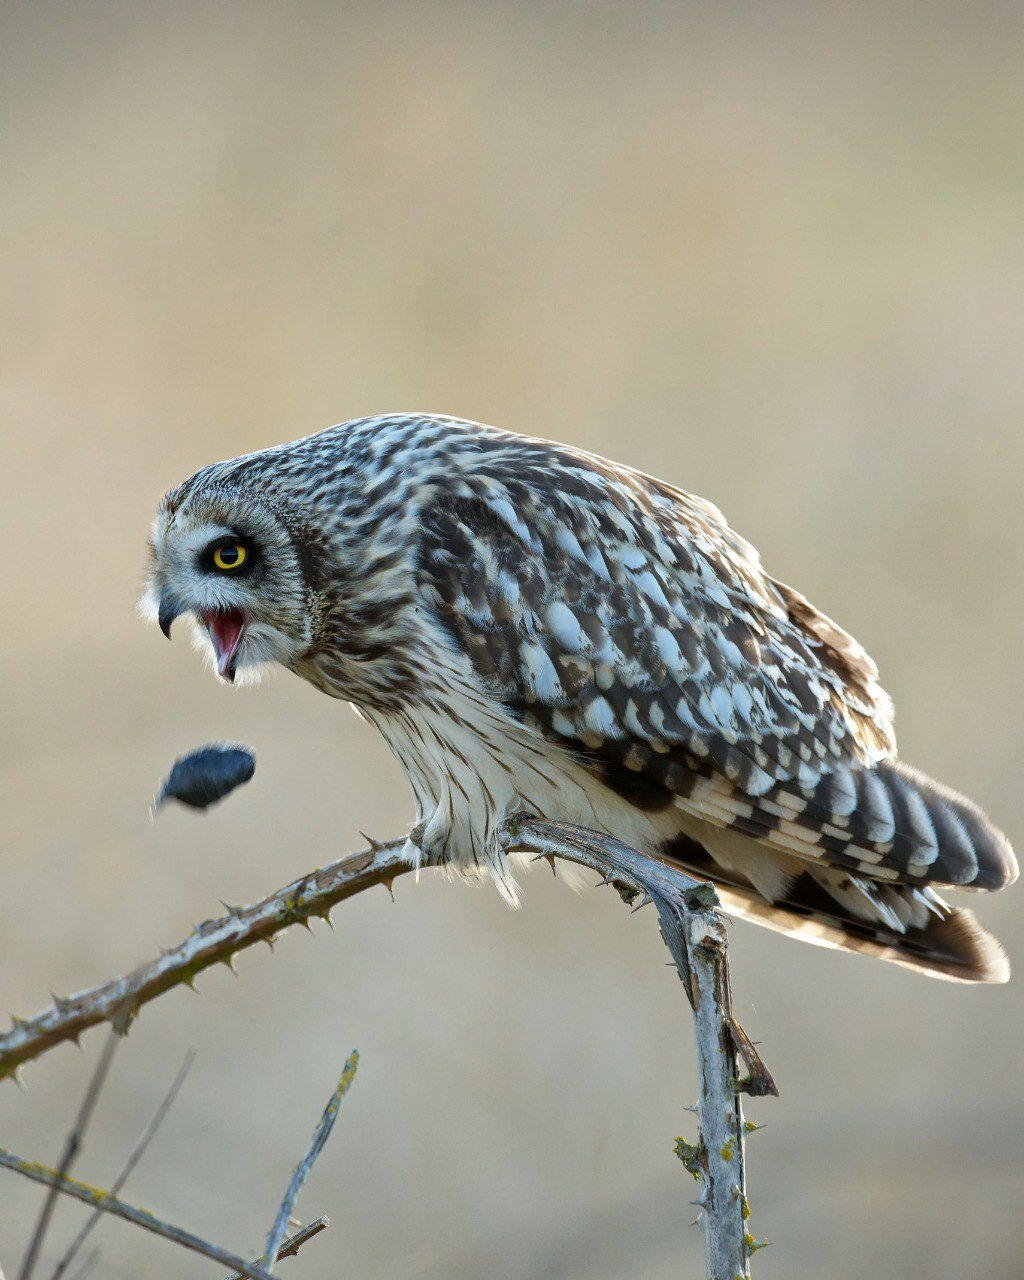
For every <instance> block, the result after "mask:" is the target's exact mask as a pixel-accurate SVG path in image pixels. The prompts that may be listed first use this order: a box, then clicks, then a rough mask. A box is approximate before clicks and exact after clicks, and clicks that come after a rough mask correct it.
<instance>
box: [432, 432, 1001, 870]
mask: <svg viewBox="0 0 1024 1280" xmlns="http://www.w3.org/2000/svg"><path fill="white" fill-rule="evenodd" d="M517 462H518V466H517V468H516V470H515V473H514V475H510V470H509V468H508V466H507V463H506V464H505V465H503V466H500V467H499V466H495V467H494V468H493V469H489V468H488V465H487V462H486V460H485V459H484V460H481V463H480V465H479V467H478V468H477V469H475V470H474V471H473V473H472V474H468V475H466V474H464V475H463V476H462V477H461V478H460V479H459V480H458V482H457V483H456V484H454V485H453V491H452V492H450V493H448V494H446V495H445V500H444V501H441V502H437V503H435V504H434V505H433V506H432V507H431V508H430V509H429V510H428V511H427V512H426V513H425V514H424V517H423V544H422V557H421V574H422V583H421V586H422V589H423V591H424V593H425V595H426V596H427V598H428V599H429V600H430V601H431V603H432V605H433V607H434V609H435V610H436V612H437V616H438V618H439V620H440V621H441V623H442V624H443V625H444V626H445V628H446V629H447V631H448V632H449V634H450V636H451V637H452V638H453V640H454V642H455V643H456V644H457V645H458V646H459V647H461V648H462V649H463V650H464V651H465V652H466V654H467V655H468V656H469V659H470V661H471V662H472V664H473V666H474V667H475V669H476V671H477V673H478V675H479V676H480V677H481V678H482V679H483V680H485V681H486V682H487V683H488V685H489V686H490V687H491V688H493V690H494V691H495V692H496V694H497V695H498V696H499V697H500V698H501V700H502V701H503V702H504V703H505V705H506V706H507V707H509V708H510V709H511V710H513V712H514V713H515V714H517V715H518V716H520V717H521V718H523V719H524V720H526V721H527V722H529V723H532V724H534V725H535V726H537V727H539V728H540V729H541V730H542V731H543V732H544V733H545V734H546V735H547V736H548V737H550V738H552V739H554V740H556V741H558V742H559V743H561V744H562V745H563V746H566V747H568V748H569V749H571V750H573V751H576V752H577V753H579V754H580V755H581V756H582V757H583V758H584V759H585V760H586V761H587V762H588V763H589V764H590V765H591V767H593V768H594V769H595V770H596V771H598V772H601V773H602V774H603V775H604V777H605V779H606V780H607V781H609V783H610V784H611V785H616V786H620V787H623V788H625V789H629V790H630V792H631V794H632V795H633V796H634V797H640V796H641V793H642V790H643V788H644V787H646V788H648V795H649V797H650V798H651V799H652V802H654V801H655V800H656V798H657V797H659V796H665V795H668V796H669V797H671V798H674V800H675V802H676V803H677V804H678V805H679V806H680V807H682V808H683V809H685V810H686V811H688V812H690V813H691V814H692V815H693V816H695V817H698V818H699V819H701V820H703V821H705V822H708V823H710V824H712V825H713V826H716V827H719V828H724V829H729V830H736V831H738V832H741V833H743V834H745V835H748V836H750V837H752V838H753V839H755V840H758V841H760V842H763V843H765V844H767V845H769V846H771V847H772V848H773V849H776V850H778V851H781V852H784V853H786V854H789V855H794V856H796V857H798V858H800V859H805V860H811V861H813V862H816V863H818V864H819V865H821V866H827V867H835V868H840V869H843V870H850V871H855V872H859V873H862V874H864V875H867V876H870V877H872V878H873V879H877V880H888V881H901V882H906V881H911V882H916V883H922V884H923V883H928V882H930V881H933V880H934V881H938V882H943V883H953V884H974V885H976V886H977V887H996V882H998V883H1005V882H1006V879H1007V876H1008V874H1009V869H1010V868H1011V867H1012V865H1013V864H1012V855H1009V863H1007V855H1008V846H1007V847H1006V848H1005V849H1004V848H1003V846H1004V845H1005V841H1002V844H1000V841H1001V840H1002V837H999V836H998V833H994V832H992V829H991V828H989V827H987V824H985V823H984V819H983V818H981V823H982V828H981V829H980V831H979V829H978V824H977V823H976V822H975V821H974V817H975V815H977V817H978V818H980V813H979V812H978V811H977V810H975V809H974V807H973V806H970V805H969V804H968V802H966V801H962V800H961V798H960V797H957V796H954V795H953V794H952V793H945V792H941V791H940V790H939V789H938V788H936V786H935V784H931V783H930V782H928V780H925V779H919V778H917V777H916V775H911V774H910V772H909V771H907V770H905V769H904V768H903V767H902V766H900V765H897V764H896V763H895V761H894V756H895V748H896V744H895V738H894V734H893V728H892V708H891V703H890V701H889V698H888V696H887V695H886V694H885V692H884V691H883V690H882V689H881V687H880V685H879V683H878V673H877V669H876V667H875V665H874V663H873V662H872V660H871V659H870V657H869V656H868V655H867V653H866V652H865V651H864V650H863V649H862V648H861V647H860V645H858V644H857V642H856V641H855V640H853V638H852V637H850V636H849V635H847V633H846V632H844V631H843V630H842V629H841V628H839V627H838V626H837V625H836V624H835V623H834V622H832V621H831V620H830V619H829V618H827V617H825V616H824V615H823V614H821V613H819V612H818V611H817V610H816V609H814V607H813V606H812V605H810V604H809V603H808V601H806V600H805V599H804V598H803V597H802V596H800V595H799V594H798V593H797V592H795V591H793V590H792V589H791V588H789V587H787V586H785V585H784V584H782V583H779V582H777V581H775V580H774V579H772V578H771V577H769V576H768V575H767V574H766V573H765V571H764V570H763V568H762V566H761V563H760V560H759V557H758V555H757V553H756V551H755V550H754V549H753V548H752V547H751V546H750V545H749V544H748V543H747V542H746V541H745V540H744V539H742V538H741V537H739V536H738V535H737V534H736V533H734V532H733V531H732V530H731V529H730V528H729V527H728V525H727V524H726V522H725V520H724V519H723V517H722V515H721V513H720V512H719V511H718V510H717V508H715V507H714V506H713V505H712V504H710V503H708V502H706V501H704V500H703V499H700V498H696V497H693V496H691V495H688V494H685V493H683V492H681V491H679V490H676V489H674V488H671V487H670V486H667V485H665V484H663V483H661V482H660V481H657V480H653V479H651V478H650V477H647V476H644V475H642V474H640V473H637V472H633V471H630V470H628V469H625V468H614V467H612V466H610V465H609V464H605V463H603V461H602V460H600V459H596V458H593V457H591V456H590V455H585V454H580V453H578V452H576V451H573V450H569V449H553V448H552V447H551V446H548V445H546V446H545V447H544V449H543V452H539V451H538V453H537V455H536V456H534V455H532V454H531V452H530V450H529V448H528V447H527V448H524V449H523V451H522V453H521V456H520V457H519V458H518V459H517ZM926 783H927V785H925V784H926ZM987 833H991V834H992V836H993V837H998V839H993V840H989V839H987ZM1011 878H1012V877H1011Z"/></svg>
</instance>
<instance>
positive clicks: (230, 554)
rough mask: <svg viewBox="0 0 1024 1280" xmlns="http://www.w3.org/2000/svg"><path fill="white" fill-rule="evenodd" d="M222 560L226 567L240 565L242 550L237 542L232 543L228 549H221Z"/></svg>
mask: <svg viewBox="0 0 1024 1280" xmlns="http://www.w3.org/2000/svg"><path fill="white" fill-rule="evenodd" d="M220 558H221V560H223V562H224V563H225V564H226V565H234V564H238V562H239V560H241V558H242V548H241V547H240V546H239V545H238V543H237V542H232V543H230V544H229V545H228V546H226V547H221V549H220Z"/></svg>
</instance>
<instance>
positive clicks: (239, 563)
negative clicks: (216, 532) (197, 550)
mask: <svg viewBox="0 0 1024 1280" xmlns="http://www.w3.org/2000/svg"><path fill="white" fill-rule="evenodd" d="M203 559H204V560H205V562H206V565H205V567H206V568H208V569H212V570H215V571H216V572H218V573H238V571H239V570H240V569H242V568H248V566H249V564H250V563H251V562H252V550H251V548H250V546H249V544H248V542H247V541H246V540H245V539H244V538H221V539H219V540H218V541H217V542H215V543H213V544H212V546H209V547H207V549H206V552H205V553H204V556H203Z"/></svg>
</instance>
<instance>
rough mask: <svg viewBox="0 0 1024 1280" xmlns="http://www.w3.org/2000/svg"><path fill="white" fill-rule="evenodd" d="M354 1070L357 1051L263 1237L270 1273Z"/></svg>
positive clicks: (349, 1062)
mask: <svg viewBox="0 0 1024 1280" xmlns="http://www.w3.org/2000/svg"><path fill="white" fill-rule="evenodd" d="M358 1066H359V1053H358V1050H356V1049H353V1050H352V1052H351V1053H350V1054H349V1055H348V1058H347V1059H346V1061H345V1066H344V1067H343V1068H342V1072H341V1077H340V1079H339V1080H338V1084H337V1087H336V1088H335V1090H334V1092H333V1093H332V1094H331V1096H330V1098H329V1099H328V1101H327V1106H326V1107H324V1112H323V1115H322V1116H321V1117H320V1121H319V1123H318V1124H317V1126H316V1129H314V1131H313V1137H312V1138H311V1139H310V1143H309V1146H308V1147H307V1149H306V1154H305V1155H304V1156H303V1157H302V1159H301V1160H300V1161H299V1163H298V1164H297V1165H296V1166H295V1172H294V1173H293V1174H292V1176H291V1181H290V1182H289V1183H288V1188H287V1190H286V1191H285V1193H284V1198H283V1199H282V1200H281V1207H280V1208H279V1209H278V1211H277V1217H276V1218H275V1219H274V1225H273V1226H272V1227H271V1229H270V1234H269V1235H268V1236H267V1247H266V1249H265V1250H264V1252H263V1257H264V1260H265V1265H266V1267H267V1269H268V1270H269V1271H272V1270H273V1269H274V1267H275V1265H276V1263H277V1258H278V1254H279V1252H280V1249H281V1244H282V1241H283V1240H284V1237H285V1232H286V1231H287V1229H288V1219H289V1218H290V1217H291V1212H292V1209H293V1208H294V1206H295V1201H296V1199H297V1198H298V1194H299V1192H300V1191H301V1190H302V1184H303V1183H304V1182H305V1181H306V1178H307V1176H308V1174H309V1171H310V1169H312V1167H313V1165H314V1163H315V1162H316V1158H317V1156H319V1154H320V1152H321V1151H323V1149H324V1146H325V1144H326V1142H327V1139H328V1138H329V1137H330V1136H331V1130H332V1129H333V1128H334V1122H335V1120H336V1119H337V1118H338V1112H339V1110H340V1109H341V1102H342V1099H343V1098H344V1096H345V1094H346V1093H348V1091H349V1089H350V1088H351V1085H352V1081H353V1080H354V1079H355V1078H356V1068H357V1067H358Z"/></svg>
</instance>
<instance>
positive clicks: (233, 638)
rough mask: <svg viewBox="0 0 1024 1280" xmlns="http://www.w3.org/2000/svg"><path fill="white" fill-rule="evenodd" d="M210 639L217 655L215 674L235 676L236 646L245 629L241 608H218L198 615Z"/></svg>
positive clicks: (240, 640) (232, 677) (231, 679)
mask: <svg viewBox="0 0 1024 1280" xmlns="http://www.w3.org/2000/svg"><path fill="white" fill-rule="evenodd" d="M199 616H200V617H201V618H202V620H203V622H204V624H205V626H206V629H207V631H209V633H210V639H211V640H212V641H213V648H214V652H215V653H216V655H217V674H218V675H219V676H221V677H222V678H223V679H225V680H230V681H233V680H234V678H235V665H236V663H237V661H238V646H239V645H240V644H241V642H242V634H243V632H244V631H245V614H244V613H243V612H242V611H241V609H218V610H216V612H210V613H201V614H200V615H199Z"/></svg>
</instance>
